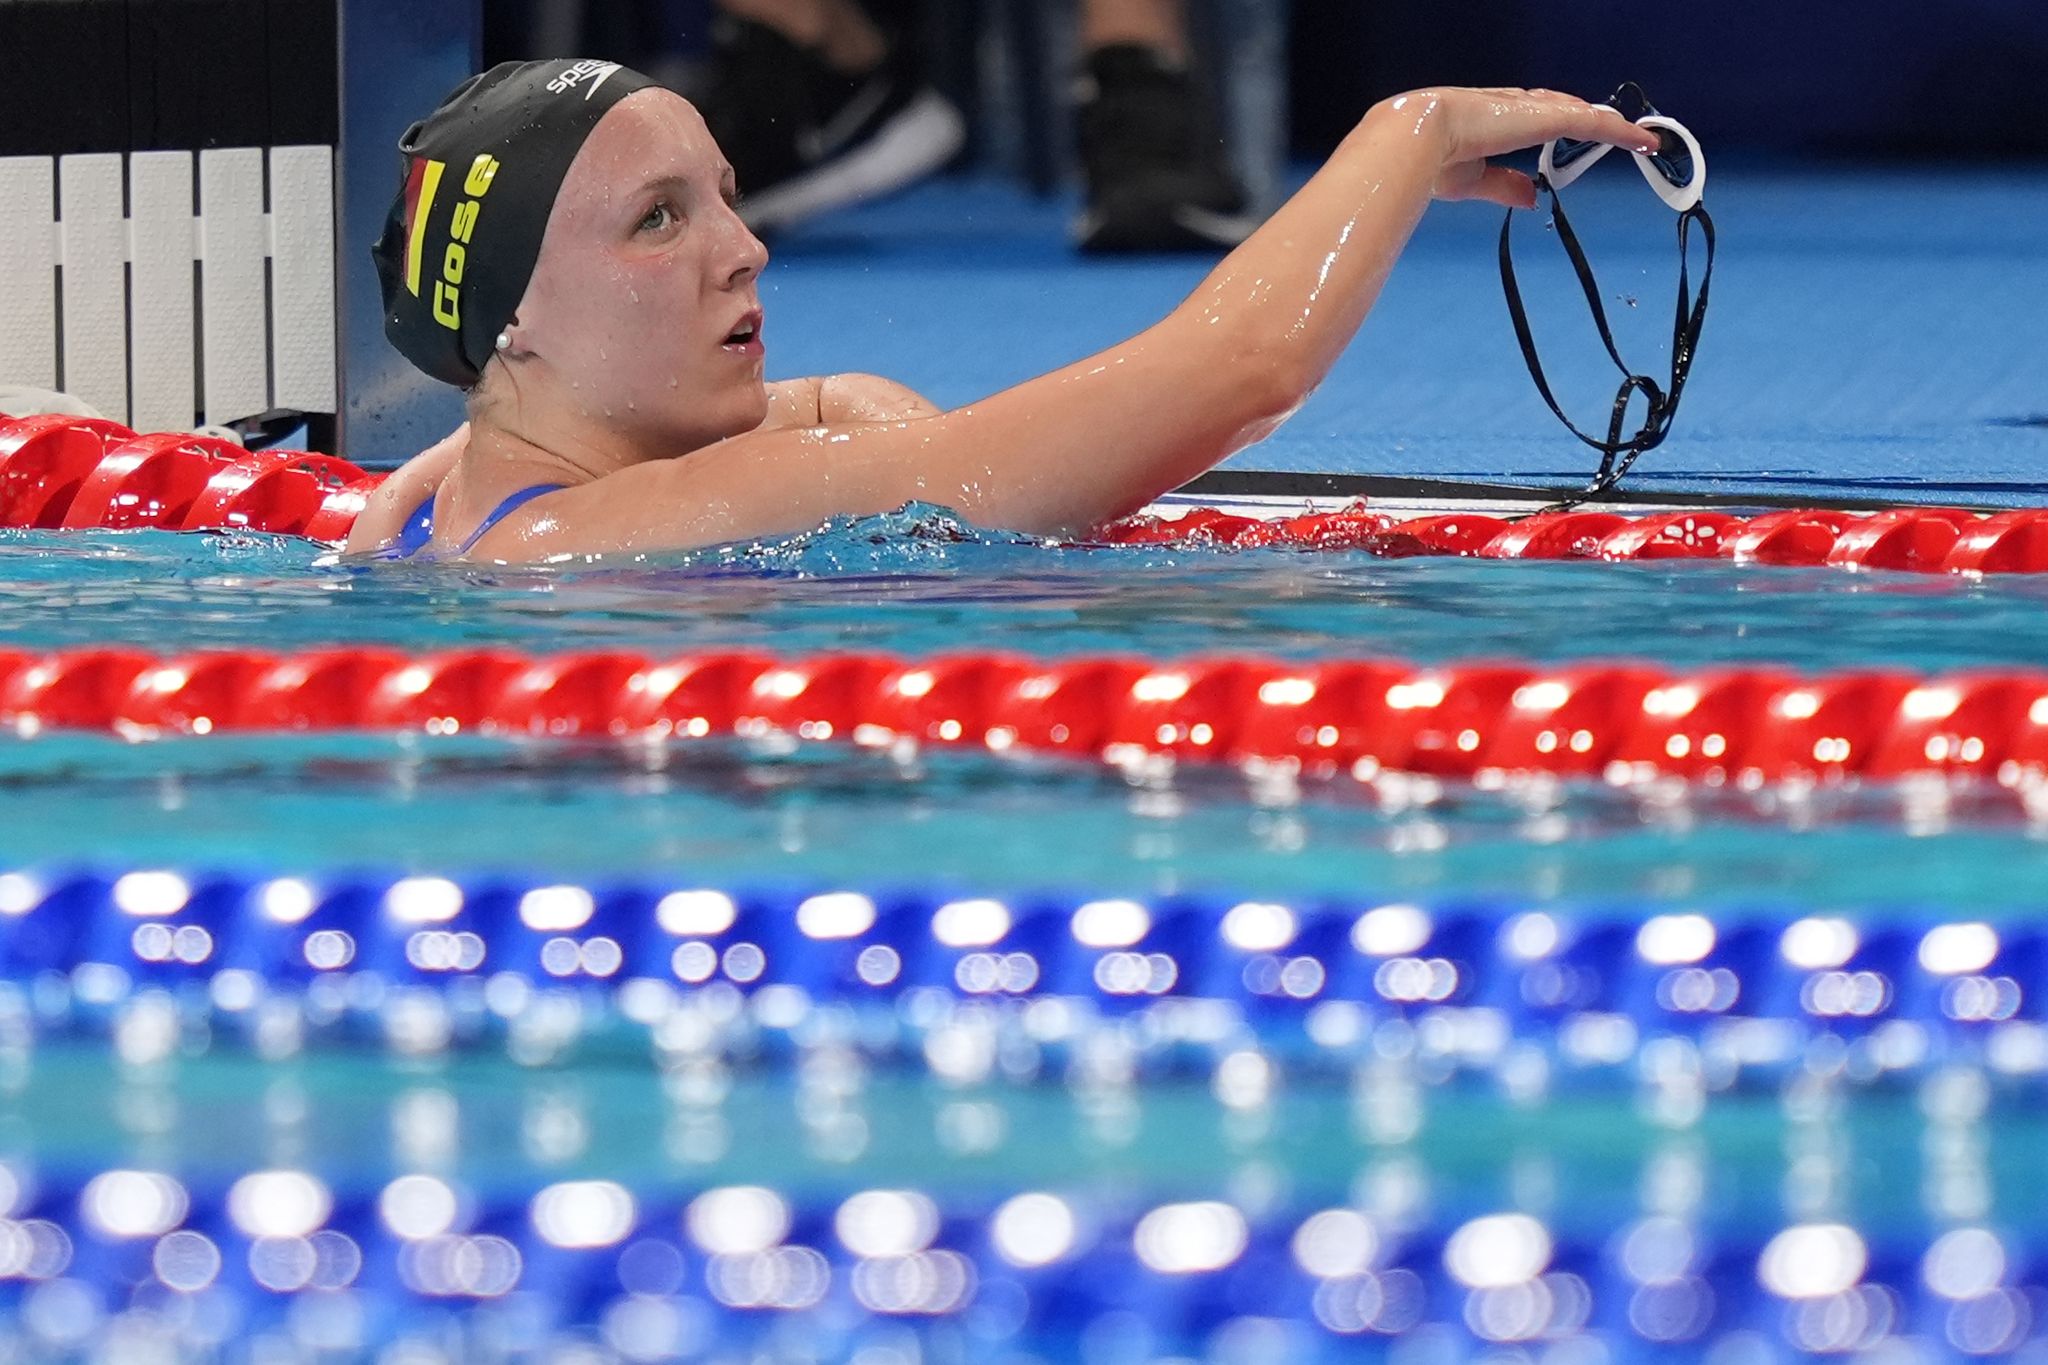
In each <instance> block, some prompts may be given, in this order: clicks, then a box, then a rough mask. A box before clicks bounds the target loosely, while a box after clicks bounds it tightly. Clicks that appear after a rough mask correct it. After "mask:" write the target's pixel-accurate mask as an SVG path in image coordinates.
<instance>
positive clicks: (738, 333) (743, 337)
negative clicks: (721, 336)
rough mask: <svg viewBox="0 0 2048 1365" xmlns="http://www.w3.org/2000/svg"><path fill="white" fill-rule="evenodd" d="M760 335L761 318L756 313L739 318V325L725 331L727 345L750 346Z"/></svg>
mask: <svg viewBox="0 0 2048 1365" xmlns="http://www.w3.org/2000/svg"><path fill="white" fill-rule="evenodd" d="M760 336H761V319H760V316H759V315H758V314H755V315H753V316H749V317H745V318H742V319H741V320H740V325H739V326H737V327H735V328H733V329H732V331H730V332H728V333H726V337H725V344H726V345H727V346H751V345H753V344H754V343H755V342H756V341H757V340H759V339H760Z"/></svg>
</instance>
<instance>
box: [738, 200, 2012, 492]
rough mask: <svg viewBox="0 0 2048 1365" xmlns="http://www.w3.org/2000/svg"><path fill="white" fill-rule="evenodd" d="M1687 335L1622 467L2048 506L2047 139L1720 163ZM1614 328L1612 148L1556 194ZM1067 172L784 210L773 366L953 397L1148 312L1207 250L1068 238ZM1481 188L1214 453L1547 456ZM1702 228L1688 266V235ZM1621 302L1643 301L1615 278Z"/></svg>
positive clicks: (1671, 261)
mask: <svg viewBox="0 0 2048 1365" xmlns="http://www.w3.org/2000/svg"><path fill="white" fill-rule="evenodd" d="M1707 205H1708V208H1709V210H1710V211H1711V212H1712V214H1713V216H1714V219H1715V222H1716V225H1717V226H1718V228H1719V230H1720V244H1721V254H1720V258H1719V261H1718V263H1717V269H1716V274H1715V277H1714V281H1713V292H1712V300H1713V301H1712V305H1711V308H1710V312H1709V316H1708V319H1707V327H1706V333H1705V338H1704V341H1703V343H1702V346H1701V353H1700V358H1699V361H1698V364H1697V366H1696V368H1695V370H1694V374H1693V379H1692V383H1691V386H1690V388H1689V389H1688V390H1687V393H1686V396H1685V402H1684V406H1683V408H1682V410H1681V412H1680V414H1679V418H1678V421H1677V424H1676V427H1675V430H1674V434H1673V435H1672V437H1671V439H1670V440H1669V442H1668V443H1667V444H1666V445H1665V446H1664V447H1663V448H1662V449H1660V450H1658V451H1655V452H1653V453H1652V454H1651V455H1649V456H1647V457H1646V458H1645V459H1644V461H1643V463H1642V464H1641V465H1640V466H1639V469H1638V472H1637V474H1636V475H1635V476H1633V480H1632V483H1633V486H1635V487H1637V488H1639V489H1643V490H1647V491H1672V492H1677V491H1693V492H1710V493H1715V494H1721V495H1729V496H1762V495H1776V496H1794V497H1806V498H1811V499H1813V500H1816V501H1825V500H1829V499H1897V500H1905V501H1934V502H1944V501H1954V502H1960V503H1973V504H2006V505H2038V504H2048V165H2035V166H2021V167H2017V168H2015V167H2013V166H2010V165H2008V166H2002V167H1997V168H1992V167H1975V168H1972V167H1961V168H1954V169H1937V168H1927V167H1921V168H1916V169H1902V168H1872V167H1861V166H1839V165H1836V166H1819V167H1790V166H1770V167H1762V166H1758V167H1743V166H1733V167H1729V168H1720V167H1716V168H1714V169H1713V171H1712V178H1711V179H1710V181H1709V187H1708V193H1707ZM1566 207H1567V212H1568V213H1569V214H1570V215H1571V219H1572V224H1573V226H1574V227H1575V228H1576V229H1577V230H1578V232H1579V234H1580V236H1581V237H1582V239H1583V240H1584V241H1585V243H1586V246H1587V249H1588V251H1589V253H1590V254H1591V255H1592V257H1593V262H1594V266H1595V270H1596V272H1597V274H1598V276H1599V279H1600V282H1601V285H1602V287H1603V290H1604V291H1605V294H1606V296H1607V299H1608V307H1609V312H1610V315H1611V316H1612V317H1613V318H1614V319H1615V326H1616V331H1617V335H1618V337H1619V339H1620V342H1621V345H1622V348H1623V354H1624V355H1625V356H1627V357H1628V358H1629V359H1630V360H1631V362H1632V363H1633V364H1635V365H1636V366H1637V367H1638V368H1640V369H1642V370H1645V371H1646V372H1649V373H1651V374H1653V375H1656V376H1658V377H1659V378H1661V377H1662V376H1663V375H1665V374H1667V373H1668V366H1669V347H1670V332H1671V320H1672V309H1673V302H1674V299H1675V285H1676V271H1677V251H1676V243H1675V232H1674V227H1673V224H1674V219H1673V218H1672V216H1671V215H1670V214H1669V213H1668V211H1666V210H1665V209H1664V208H1663V206H1662V205H1661V204H1659V203H1658V202H1657V201H1656V200H1655V199H1654V197H1652V196H1651V195H1650V194H1648V193H1647V192H1645V189H1644V186H1643V184H1642V182H1641V180H1640V178H1639V177H1638V176H1636V175H1635V174H1634V173H1633V172H1632V171H1629V170H1626V169H1624V168H1623V167H1621V166H1619V165H1617V166H1615V167H1613V168H1611V169H1610V168H1607V167H1602V168H1601V170H1600V171H1599V172H1596V173H1595V174H1594V175H1592V176H1590V177H1588V178H1587V179H1585V180H1582V181H1581V182H1579V184H1577V185H1575V186H1573V187H1572V188H1571V189H1570V190H1569V191H1568V192H1567V199H1566ZM1073 210H1074V205H1073V203H1072V202H1071V201H1070V200H1065V199H1049V200H1040V199H1034V198H1031V197H1029V196H1028V195H1026V194H1024V193H1023V192H1022V191H1020V190H1017V189H1015V188H1012V187H1010V186H1008V185H1005V184H999V183H988V182H976V181H963V180H948V181H939V182H933V183H930V184H927V185H925V186H922V187H919V188H917V189H915V190H913V191H911V192H910V193H908V194H906V195H904V196H901V197H899V198H897V199H895V200H892V201H889V202H887V203H883V204H877V205H870V206H867V207H865V208H862V209H857V210H854V211H851V212H848V213H844V214H840V215H837V216H835V217H831V218H828V219H823V220H819V221H817V222H815V223H812V224H808V225H805V226H804V227H803V228H801V229H799V230H798V231H796V232H794V233H792V234H789V235H787V236H786V237H784V238H783V239H781V240H780V241H778V242H776V243H775V244H774V247H775V252H776V259H775V262H774V264H773V265H772V266H771V269H770V273H769V276H768V278H767V281H766V285H765V291H764V292H765V295H766V300H767V304H768V309H769V330H768V334H767V335H768V342H769V367H770V373H771V375H772V376H775V377H786V376H790V375H795V374H809V373H818V372H831V371H841V370H855V369H859V370H872V371H877V372H880V373H883V374H887V375H890V376H892V377H895V378H898V379H901V380H903V381H905V382H907V383H909V384H912V385H914V386H916V387H918V388H920V389H922V390H924V391H925V392H927V393H928V394H930V395H931V396H932V397H933V398H934V399H936V400H938V401H939V402H941V403H944V404H949V405H950V404H956V403H963V402H967V401H970V400H973V399H975V398H978V397H981V396H984V395H986V394H988V393H990V392H993V391H996V390H998V389H1001V388H1003V387H1004V386H1006V385H1009V384H1012V383H1015V382H1017V381H1019V380H1022V379H1025V378H1028V377H1030V376H1031V375H1033V374H1036V373H1040V372H1043V371H1045V370H1048V369H1051V368H1054V367H1056V366H1058V365H1061V364H1064V363H1066V362H1068V361H1071V360H1074V359H1078V358H1079V357H1081V356H1083V355H1086V354H1088V353H1089V352H1091V351H1092V350H1095V349H1097V348H1100V347H1102V346H1106V345H1109V344H1112V343H1114V342H1116V341H1118V340H1120V339H1122V338H1124V337H1126V336H1128V335H1130V334H1131V333H1133V332H1135V331H1137V330H1139V329H1140V328H1142V327H1144V326H1146V325H1147V324H1148V323H1150V322H1152V321H1153V320H1155V319H1157V318H1159V317H1160V316H1162V315H1163V314H1164V313H1165V312H1166V311H1167V310H1169V309H1170V308H1171V307H1172V306H1173V305H1174V304H1175V303H1176V302H1177V301H1178V300H1180V299H1181V298H1182V297H1184V296H1185V295H1186V293H1187V292H1188V291H1189V290H1190V289H1192V288H1193V287H1194V286H1195V284H1196V283H1198V282H1199V280H1200V279H1201V277H1202V275H1203V273H1204V271H1205V270H1206V268H1207V264H1206V263H1205V262H1203V261H1202V260H1199V259H1180V258H1146V259H1138V260H1131V261H1126V262H1111V263H1102V262H1094V261H1084V260H1082V259H1081V258H1079V257H1078V256H1076V255H1075V254H1074V253H1073V252H1072V251H1071V250H1070V249H1069V247H1068V246H1067V244H1066V237H1065V230H1066V226H1067V221H1068V218H1069V216H1070V215H1071V214H1072V212H1073ZM1546 216H1547V214H1546V213H1545V212H1542V211H1539V212H1537V213H1532V214H1529V215H1526V217H1524V218H1523V219H1522V220H1520V221H1518V222H1517V224H1516V238H1515V246H1516V260H1517V262H1518V264H1519V266H1520V267H1521V270H1520V275H1521V279H1522V283H1523V288H1524V291H1525V294H1526V295H1527V297H1528V299H1529V306H1530V310H1531V316H1532V318H1533V320H1534V325H1535V327H1536V329H1537V336H1538V341H1539V343H1540V346H1541V349H1542V353H1543V357H1544V360H1545V362H1546V364H1547V365H1548V366H1549V367H1550V371H1551V374H1552V376H1553V379H1554V381H1555V383H1556V385H1557V388H1558V392H1559V394H1560V396H1561V397H1562V398H1563V399H1564V400H1565V402H1566V403H1567V405H1568V407H1569V408H1570V410H1571V411H1572V412H1573V413H1574V414H1575V415H1577V416H1578V417H1579V420H1580V422H1581V425H1583V426H1587V427H1589V428H1591V427H1596V426H1604V421H1605V413H1606V411H1607V408H1608V406H1609V404H1610V403H1611V401H1612V396H1613V392H1614V385H1615V383H1616V382H1617V381H1616V377H1615V376H1614V375H1613V374H1612V371H1611V369H1610V368H1609V367H1608V366H1607V362H1606V360H1605V357H1604V356H1603V355H1602V354H1601V352H1600V350H1599V346H1598V342H1597V339H1596V337H1595V335H1594V333H1593V330H1592V326H1591V323H1590V321H1589V320H1588V318H1587V314H1586V308H1585V304H1584V301H1583V299H1582V298H1581V297H1580V295H1579V292H1578V286H1577V283H1576V281H1575V280H1574V278H1573V277H1572V275H1571V272H1570V270H1569V267H1568V266H1567V264H1566V262H1565V256H1564V252H1563V251H1562V250H1561V249H1560V247H1559V246H1558V244H1557V241H1556V238H1555V236H1554V235H1552V234H1551V233H1549V232H1547V231H1546V230H1545V227H1544V221H1543V220H1544V218H1545V217H1546ZM1500 223H1501V212H1500V211H1499V210H1497V209H1494V208H1491V207H1488V206H1482V205H1471V204H1445V205H1438V206H1436V207H1434V208H1432V209H1431V211H1430V213H1429V215H1428V217H1427V218H1426V219H1425V221H1424V223H1423V226H1422V228H1421V230H1420V232H1419V233H1418V235H1417V236H1416V238H1415V240H1414V242H1413V243H1412V244H1411V245H1410V247H1409V250H1408V252H1407V254H1406V255H1405V257H1404V258H1403V259H1402V261H1401V263H1400V265H1399V267H1398V268H1397V270H1396V271H1395V273H1394V276H1393V279H1392V280H1391V282H1390V283H1389V285H1388V288H1387V290H1386V293H1385V294H1384V296H1383V297H1382V298H1381V300H1380V302H1379V305H1378V306H1377V308H1375V310H1374V312H1373V314H1372V316H1371V317H1370V318H1369V319H1368V320H1367V322H1366V325H1365V328H1364V330H1363V332H1362V333H1361V334H1360V335H1359V337H1358V339H1357V341H1356V342H1355V343H1354V344H1353V345H1352V347H1351V348H1350V350H1349V352H1348V353H1347V354H1346V355H1345V356H1344V358H1343V361H1342V362H1341V363H1340V364H1339V365H1338V366H1337V368H1336V370H1335V372H1334V373H1333V374H1332V375H1331V376H1330V379H1329V381H1328V382H1327V383H1326V384H1325V385H1324V386H1323V388H1322V390H1321V391H1320V392H1319V393H1318V394H1317V395H1316V397H1315V399H1314V400H1313V401H1312V402H1311V403H1310V404H1309V405H1308V407H1307V408H1305V409H1304V410H1303V411H1302V412H1301V413H1300V415H1299V416H1297V417H1296V418H1295V419H1294V421H1293V422H1292V423H1290V424H1289V425H1288V426H1287V427H1286V428H1285V429H1283V430H1282V431H1281V432H1280V433H1279V434H1278V435H1277V436H1275V437H1274V438H1273V439H1271V440H1269V441H1267V442H1265V443H1264V444H1263V445H1260V446H1258V447H1255V448H1253V449H1252V450H1249V451H1247V452H1245V453H1244V454H1242V455H1240V456H1239V457H1238V458H1237V459H1236V460H1235V461H1233V463H1232V466H1231V467H1232V468H1234V469H1246V470H1282V471H1294V472H1304V471H1313V472H1323V473H1346V474H1367V475H1410V476H1423V477H1442V478H1452V479H1469V480H1475V481H1493V482H1511V483H1513V482H1531V483H1549V484H1555V483H1568V482H1572V481H1574V480H1579V479H1583V478H1584V477H1585V475H1586V474H1587V473H1589V472H1590V470H1591V468H1592V466H1593V463H1594V461H1595V456H1594V454H1593V452H1591V451H1588V450H1586V449H1584V448H1583V447H1581V446H1579V445H1578V444H1577V443H1576V442H1574V441H1573V440H1572V439H1571V438H1570V437H1569V436H1568V435H1567V434H1566V433H1565V431H1564V430H1563V428H1562V427H1560V426H1559V425H1558V424H1557V422H1556V420H1555V419H1554V418H1553V417H1552V416H1551V415H1550V413H1549V412H1548V411H1547V410H1546V409H1545V408H1544V407H1543V405H1542V402H1541V400H1540V399H1539V398H1538V396H1537V394H1536V390H1535V387H1534V385H1532V384H1531V383H1530V380H1529V376H1528V374H1527V372H1526V370H1525V369H1524V367H1523V363H1522V358H1521V355H1520V352H1519V350H1518V348H1517V347H1516V345H1515V340H1514V334H1513V332H1512V330H1511V328H1510V325H1509V322H1508V316H1507V310H1506V308H1505V306H1504V305H1503V303H1502V298H1501V285H1500V278H1499V273H1498V269H1497V266H1496V248H1497V241H1498V235H1499V231H1500ZM1697 247H1698V244H1697V242H1695V256H1694V278H1695V280H1697V278H1698V267H1699V256H1698V254H1697ZM1631 298H1632V299H1634V300H1635V304H1634V306H1631V305H1630V303H1629V300H1630V299H1631Z"/></svg>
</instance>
